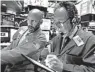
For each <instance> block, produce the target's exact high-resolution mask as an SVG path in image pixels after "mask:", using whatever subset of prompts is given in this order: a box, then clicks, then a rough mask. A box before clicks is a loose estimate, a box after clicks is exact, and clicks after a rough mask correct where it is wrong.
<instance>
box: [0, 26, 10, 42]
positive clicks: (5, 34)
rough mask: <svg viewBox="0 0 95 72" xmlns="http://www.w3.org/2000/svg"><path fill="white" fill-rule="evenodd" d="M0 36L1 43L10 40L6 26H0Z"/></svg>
mask: <svg viewBox="0 0 95 72" xmlns="http://www.w3.org/2000/svg"><path fill="white" fill-rule="evenodd" d="M0 37H1V43H2V42H10V29H9V28H6V27H1V32H0Z"/></svg>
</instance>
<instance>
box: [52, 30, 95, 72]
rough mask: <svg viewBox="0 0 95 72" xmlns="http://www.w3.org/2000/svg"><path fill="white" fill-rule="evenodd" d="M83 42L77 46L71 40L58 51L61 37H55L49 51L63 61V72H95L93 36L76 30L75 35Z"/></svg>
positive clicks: (94, 39) (94, 43) (94, 40)
mask: <svg viewBox="0 0 95 72" xmlns="http://www.w3.org/2000/svg"><path fill="white" fill-rule="evenodd" d="M76 35H79V37H80V38H81V39H82V41H83V42H84V44H83V45H81V46H77V44H76V43H75V41H74V40H73V39H71V40H70V42H69V43H68V44H67V45H66V46H65V47H64V49H63V50H62V51H60V39H61V36H60V35H59V36H56V37H55V38H54V39H53V42H52V44H51V50H52V52H54V54H56V55H58V56H59V58H60V59H61V60H62V61H63V65H64V67H63V72H95V35H92V34H91V33H87V32H84V31H83V30H81V29H80V30H78V31H77V33H76V34H75V36H76Z"/></svg>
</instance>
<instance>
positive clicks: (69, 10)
mask: <svg viewBox="0 0 95 72" xmlns="http://www.w3.org/2000/svg"><path fill="white" fill-rule="evenodd" d="M60 7H64V8H65V9H66V11H67V13H68V16H69V19H70V22H72V19H73V18H74V17H76V16H77V15H78V12H77V9H76V7H75V5H74V4H73V3H71V2H60V3H59V4H58V6H57V7H56V8H55V10H56V9H58V8H60Z"/></svg>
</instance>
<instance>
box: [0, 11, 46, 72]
mask: <svg viewBox="0 0 95 72" xmlns="http://www.w3.org/2000/svg"><path fill="white" fill-rule="evenodd" d="M43 15H44V14H43V12H42V11H40V10H38V9H33V10H31V11H29V14H28V17H27V23H28V26H24V27H21V28H20V29H19V30H18V31H17V32H16V33H15V34H14V36H13V42H12V43H11V45H10V46H8V47H6V48H4V49H3V50H2V51H1V64H2V65H3V64H11V65H10V66H7V69H6V71H8V72H30V71H31V70H32V71H33V70H34V68H33V65H31V63H30V62H28V61H26V60H25V59H24V58H23V57H22V56H21V54H24V55H28V56H30V57H31V58H33V59H35V60H38V53H39V51H40V50H41V49H43V48H44V46H45V43H46V38H45V35H44V34H43V33H42V31H41V29H40V24H41V23H42V19H43Z"/></svg>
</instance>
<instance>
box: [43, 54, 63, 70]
mask: <svg viewBox="0 0 95 72" xmlns="http://www.w3.org/2000/svg"><path fill="white" fill-rule="evenodd" d="M45 63H46V65H47V66H48V67H49V68H51V69H53V70H55V71H57V72H62V70H63V63H62V61H61V60H59V59H58V57H57V56H56V55H52V54H50V55H47V58H46V60H45Z"/></svg>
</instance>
